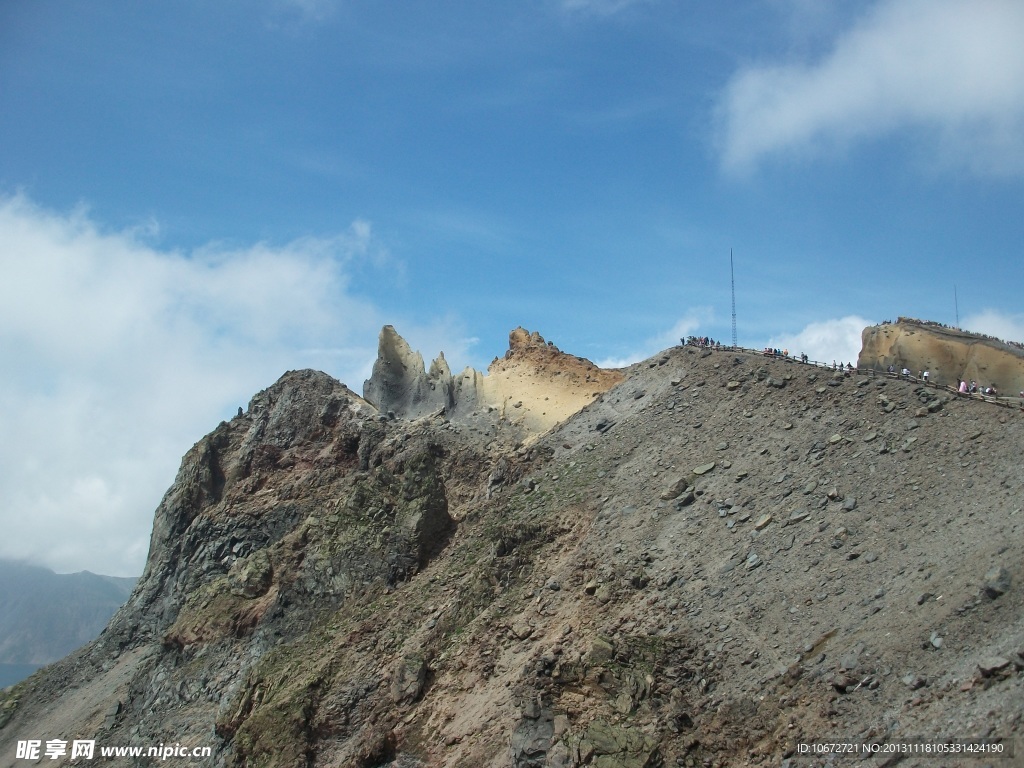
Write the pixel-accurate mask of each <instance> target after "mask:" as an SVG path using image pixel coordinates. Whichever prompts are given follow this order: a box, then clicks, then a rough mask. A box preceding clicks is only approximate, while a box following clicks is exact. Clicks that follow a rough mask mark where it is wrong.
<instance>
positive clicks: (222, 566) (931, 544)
mask: <svg viewBox="0 0 1024 768" xmlns="http://www.w3.org/2000/svg"><path fill="white" fill-rule="evenodd" d="M511 342H512V343H511V344H510V350H509V354H508V355H506V357H505V358H504V359H502V360H499V361H497V362H496V363H495V364H492V366H491V369H490V371H489V373H488V375H487V376H478V375H477V374H471V375H470V377H469V379H470V381H469V383H467V380H466V378H465V377H463V378H462V381H461V382H460V380H459V378H458V377H452V376H451V375H450V373H448V372H446V371H447V365H446V364H442V360H441V358H439V359H438V361H435V363H434V365H432V366H431V368H430V369H429V370H426V369H425V366H423V364H422V358H420V357H418V356H417V355H415V354H413V353H411V350H409V349H408V345H406V344H405V343H404V342H403V341H401V339H400V337H398V335H397V334H396V333H394V332H393V329H385V330H384V332H383V333H382V335H381V345H380V348H381V349H380V357H381V360H382V361H385V362H381V361H378V366H375V369H374V374H373V376H372V377H371V379H370V380H369V381H368V382H367V383H366V386H365V394H366V398H365V399H364V398H362V397H359V396H358V395H356V394H355V393H353V392H351V391H350V390H349V389H347V388H346V387H345V386H344V385H342V384H341V383H339V382H337V381H335V380H333V379H332V378H330V377H329V376H327V375H325V374H323V373H318V372H315V371H292V372H289V373H287V374H285V375H284V376H283V377H282V378H281V379H280V380H279V381H278V382H277V383H275V384H274V385H273V386H271V387H270V388H269V389H267V390H265V391H263V392H261V393H259V394H258V395H256V396H255V397H254V398H253V400H252V401H251V402H250V404H249V407H248V410H247V411H246V412H245V413H243V414H241V415H239V416H238V417H236V418H234V419H232V420H231V421H230V422H225V423H222V424H220V425H219V426H218V427H217V428H216V429H214V430H213V432H211V433H210V434H209V435H207V436H206V437H204V438H203V439H202V440H200V441H199V442H198V443H197V444H196V445H195V446H194V447H193V448H192V449H191V450H190V451H189V452H188V453H187V454H186V456H185V457H184V459H183V461H182V465H181V468H180V470H179V472H178V475H177V478H176V479H175V481H174V483H173V485H172V486H171V488H170V489H169V490H168V492H167V494H166V496H165V497H164V499H163V500H162V502H161V503H160V505H159V507H158V508H157V510H156V515H155V520H154V526H153V536H152V542H151V549H150V555H149V560H148V563H147V566H146V570H145V573H144V574H143V576H142V578H141V579H140V580H139V582H138V584H137V585H136V587H135V590H134V592H133V594H132V597H131V599H130V600H129V601H128V603H127V604H126V605H125V606H124V607H123V608H122V609H121V610H120V611H119V612H118V613H117V615H116V616H115V617H114V618H113V620H112V621H111V622H110V624H109V626H108V627H107V629H106V630H105V631H104V632H103V633H102V634H101V636H100V637H99V638H98V639H97V640H96V641H95V642H93V643H91V644H90V645H88V646H87V647H86V648H84V649H82V650H80V651H78V652H76V653H74V654H72V655H71V656H69V657H68V658H67V659H65V660H64V661H62V662H59V663H58V664H55V665H53V666H51V667H49V668H47V669H46V670H43V671H41V672H40V673H37V674H36V675H34V676H33V677H32V678H30V679H29V680H28V681H26V682H24V683H22V684H20V685H18V686H16V687H15V688H14V689H12V690H11V691H9V692H7V693H6V694H5V695H4V698H3V699H2V700H0V764H3V765H8V764H10V765H15V764H23V761H17V760H15V759H14V756H15V754H16V743H17V741H18V740H23V739H27V738H44V739H45V738H60V739H67V740H71V739H74V738H87V739H96V740H97V743H98V744H100V745H102V744H107V745H110V744H135V745H140V746H142V745H155V744H169V743H180V744H182V745H187V746H189V747H193V746H198V747H209V748H210V749H211V751H212V755H213V756H212V757H211V758H209V759H208V761H207V763H204V764H210V765H215V766H360V767H362V768H377V767H378V766H396V768H412V767H414V766H465V767H466V768H469V767H470V766H473V767H477V766H517V767H526V766H537V767H539V766H552V767H553V766H582V765H590V766H599V767H601V768H610V767H612V766H624V767H626V768H631V767H636V768H643V767H645V766H732V765H779V764H780V763H785V764H788V765H821V764H823V763H824V762H825V761H824V759H823V758H821V757H820V756H813V755H805V754H804V753H802V752H801V751H800V750H799V746H800V744H802V743H804V744H806V743H808V742H811V741H837V740H840V739H856V740H857V741H858V742H859V743H872V744H877V745H884V744H895V743H899V742H901V741H906V740H908V739H914V738H918V739H925V740H946V739H968V738H978V739H989V740H991V741H993V742H995V743H997V744H1001V745H1003V747H1004V748H1005V747H1007V746H1008V745H1009V743H1010V742H1009V739H1010V738H1011V737H1012V736H1013V735H1014V734H1016V733H1018V732H1019V731H1020V729H1021V725H1022V722H1021V721H1022V716H1024V712H1022V707H1021V702H1022V701H1024V676H1022V674H1021V671H1022V666H1024V656H1022V654H1024V610H1022V608H1024V591H1022V590H1021V589H1020V581H1021V579H1022V578H1024V575H1022V574H1021V562H1022V560H1024V526H1022V523H1024V513H1022V486H1024V475H1022V473H1021V470H1020V459H1019V457H1020V455H1021V452H1022V448H1024V417H1022V415H1021V413H1020V412H1019V411H1018V410H1013V409H1008V408H1003V407H999V406H997V405H995V404H991V403H986V402H982V401H975V400H969V399H958V398H955V397H953V396H952V395H951V394H949V393H947V392H945V391H944V390H942V389H940V388H936V387H932V386H924V385H921V384H919V383H917V382H910V381H905V380H900V379H899V378H897V377H889V376H887V375H885V374H875V375H872V374H871V373H870V372H865V373H862V374H857V373H843V372H832V371H826V370H823V369H818V368H814V367H810V366H806V365H802V364H800V363H797V362H795V361H792V360H784V359H777V358H774V357H764V356H762V355H759V354H754V353H750V352H742V351H724V350H719V351H712V350H703V349H699V348H695V347H677V348H673V349H670V350H666V351H665V352H664V353H661V354H659V355H656V356H655V357H653V358H651V359H649V360H646V361H644V362H642V363H638V364H636V365H634V366H632V367H630V368H629V369H626V370H624V371H620V372H600V371H597V370H595V369H593V367H592V366H590V364H589V363H586V361H582V360H579V359H578V358H573V357H571V356H568V355H565V354H564V353H561V352H559V351H558V350H557V349H555V348H553V347H551V346H549V345H548V344H547V343H546V342H543V341H542V340H541V339H540V338H539V337H538V336H534V335H533V334H528V333H526V332H525V331H522V332H520V331H515V332H513V334H512V339H511ZM559 371H563V373H560V374H559V375H555V374H556V373H557V372H559ZM565 371H568V372H569V373H565ZM495 375H498V376H499V378H501V377H504V378H505V379H506V381H505V382H504V383H502V384H501V385H500V386H498V385H495V384H491V383H490V382H487V381H486V380H487V379H488V378H490V377H491V376H495ZM588 377H589V379H590V380H589V381H588ZM478 379H482V380H484V383H483V384H482V385H481V384H480V382H479V381H478ZM431 384H433V387H431ZM584 385H586V386H584ZM516 386H522V387H523V388H524V391H529V393H530V394H523V395H518V394H516V391H515V387H516ZM495 391H497V392H499V393H500V397H495V396H494V395H492V394H489V393H491V392H495ZM467 392H469V393H475V396H469V395H467ZM481 392H483V393H484V396H483V397H481V395H480V393H481ZM564 392H574V393H576V395H575V396H578V397H579V398H580V400H579V401H576V402H578V403H579V407H578V410H576V411H575V412H572V413H569V414H568V415H566V416H565V417H564V418H563V419H561V420H559V421H557V423H550V426H547V427H545V426H544V424H547V423H548V422H552V421H553V420H554V419H555V418H556V416H555V414H558V413H560V412H559V411H555V410H552V411H550V412H549V411H547V410H546V408H547V407H549V406H548V405H547V404H549V403H552V402H557V400H556V395H558V394H559V393H564ZM439 393H440V394H439ZM595 393H597V394H596V396H595ZM544 398H548V399H547V400H545V399H544ZM520 401H521V402H522V405H521V406H519V407H518V408H517V407H516V403H519V402H520ZM527 407H529V408H530V413H532V414H533V417H532V418H526V417H524V416H522V415H521V414H523V413H524V410H523V409H525V408H527ZM569 410H571V408H569ZM538 414H539V415H540V416H543V417H544V420H540V419H538V418H537V415H538ZM47 762H48V763H49V762H50V761H47ZM859 762H860V760H859V759H858V763H859ZM883 763H884V764H892V760H890V761H889V762H884V761H883V760H881V759H876V760H873V761H867V762H865V763H864V764H868V765H879V764H883ZM53 764H55V765H59V764H62V763H61V761H59V760H58V761H54V762H53ZM82 764H85V763H84V762H83V763H82ZM108 764H110V765H133V764H134V763H133V762H132V759H131V758H120V762H119V759H118V758H112V759H110V760H109V761H108ZM902 764H905V765H918V764H920V765H936V764H939V763H936V762H935V761H934V758H925V759H917V758H915V757H910V758H906V759H903V760H902ZM941 764H943V765H977V764H978V763H977V761H976V760H975V759H974V758H973V757H972V758H961V757H959V756H958V757H954V758H952V759H949V760H946V761H942V762H941Z"/></svg>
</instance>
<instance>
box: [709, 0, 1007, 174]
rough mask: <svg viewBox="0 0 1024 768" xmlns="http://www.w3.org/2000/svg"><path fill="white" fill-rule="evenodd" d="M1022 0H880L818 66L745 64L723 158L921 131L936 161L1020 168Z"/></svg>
mask: <svg viewBox="0 0 1024 768" xmlns="http://www.w3.org/2000/svg"><path fill="white" fill-rule="evenodd" d="M1022 40H1024V3H1020V2H1019V1H1018V0H884V1H882V2H878V3H877V4H876V5H875V6H874V7H873V8H872V9H871V10H870V11H869V12H868V13H867V14H866V15H865V16H864V17H863V18H862V20H861V21H860V22H859V23H858V24H856V25H855V26H854V27H853V28H851V29H849V30H848V31H847V32H846V33H845V34H843V35H841V36H840V37H839V38H838V39H837V40H836V41H835V44H834V46H833V47H832V49H831V52H830V53H829V54H828V55H826V56H825V57H824V58H822V59H821V60H819V61H815V62H811V63H797V64H781V65H761V66H754V67H750V68H747V69H744V70H743V71H741V72H739V73H738V74H737V75H736V76H735V77H734V78H733V79H732V81H731V82H730V83H729V84H728V86H727V87H726V89H725V92H724V94H723V97H722V100H721V103H720V105H719V108H720V116H721V118H722V130H723V141H722V149H723V164H724V166H725V167H726V168H727V169H729V170H731V171H746V170H749V169H751V168H752V167H753V166H755V165H756V164H757V162H758V161H759V160H761V159H762V158H764V157H765V156H767V155H771V154H775V153H780V152H787V151H789V152H803V153H807V152H810V153H815V152H822V151H827V150H831V149H834V148H836V147H843V146H846V145H848V144H850V143H852V142H855V141H859V140H865V139H871V138H875V137H879V136H883V135H886V134H890V133H892V132H894V131H897V130H901V129H906V128H910V129H916V130H918V131H919V132H920V133H921V137H922V138H923V139H924V142H923V143H924V146H925V147H926V148H927V151H928V154H929V157H928V162H929V163H933V164H936V163H937V164H938V165H940V166H944V167H949V168H958V169H959V168H969V169H971V170H972V171H974V172H977V173H986V174H987V173H991V174H997V175H998V174H1002V175H1007V174H1020V173H1024V45H1021V41H1022Z"/></svg>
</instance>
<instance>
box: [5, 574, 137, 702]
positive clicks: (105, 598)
mask: <svg viewBox="0 0 1024 768" xmlns="http://www.w3.org/2000/svg"><path fill="white" fill-rule="evenodd" d="M134 584H135V579H125V578H116V577H111V576H99V575H97V574H95V573H89V572H88V571H82V572H81V573H67V574H57V573H54V572H53V571H51V570H49V569H48V568H42V567H39V566H33V565H28V564H25V563H19V562H15V561H11V560H0V687H4V686H7V685H10V684H11V683H13V682H15V681H16V680H20V679H21V678H23V677H27V676H28V674H29V673H31V672H32V671H33V670H34V669H35V668H37V667H40V666H42V665H43V664H48V663H50V662H52V661H57V660H58V659H60V658H62V657H64V656H66V655H67V654H68V653H70V652H71V651H73V650H74V649H75V648H78V647H79V646H81V645H84V644H85V643H87V642H89V641H90V640H92V639H94V638H95V637H96V636H97V635H98V634H99V633H100V631H101V630H102V629H103V628H104V627H105V626H106V625H107V622H108V621H110V617H111V616H113V615H114V612H115V611H117V609H118V608H120V607H121V605H122V604H123V603H124V602H125V600H127V599H128V595H129V594H130V593H131V590H132V587H133V586H134ZM11 676H13V677H14V679H9V677H11Z"/></svg>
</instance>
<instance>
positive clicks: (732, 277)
mask: <svg viewBox="0 0 1024 768" xmlns="http://www.w3.org/2000/svg"><path fill="white" fill-rule="evenodd" d="M729 282H731V283H732V346H733V349H735V348H736V347H738V346H739V344H737V343H736V272H735V270H734V269H733V266H732V248H730V249H729Z"/></svg>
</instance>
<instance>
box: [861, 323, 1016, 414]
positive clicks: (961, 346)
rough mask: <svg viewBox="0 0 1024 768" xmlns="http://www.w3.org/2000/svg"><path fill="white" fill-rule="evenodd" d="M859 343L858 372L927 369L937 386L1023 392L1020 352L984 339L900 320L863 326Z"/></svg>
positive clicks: (1001, 343)
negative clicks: (975, 386) (974, 385)
mask: <svg viewBox="0 0 1024 768" xmlns="http://www.w3.org/2000/svg"><path fill="white" fill-rule="evenodd" d="M861 342H862V346H861V352H860V356H859V357H858V358H857V366H858V368H873V369H875V370H879V371H884V370H886V369H887V368H888V366H890V365H892V366H895V368H896V370H897V371H899V370H902V369H903V368H907V369H909V370H910V372H911V373H912V374H913V375H914V376H917V375H918V374H919V373H920V372H922V371H928V373H929V379H930V380H931V381H932V382H934V383H937V384H943V385H951V386H956V385H957V384H958V383H959V382H960V380H964V381H976V382H977V383H978V385H979V386H984V387H987V386H995V387H996V388H997V390H998V391H999V392H1000V393H1005V394H1007V395H1016V394H1017V393H1018V392H1019V391H1021V390H1024V350H1021V349H1019V348H1017V347H1014V346H1011V345H1009V344H1006V343H1004V342H1001V341H998V340H996V339H992V338H989V337H986V336H980V335H978V334H974V333H968V332H966V331H961V330H958V329H956V328H946V327H944V326H940V325H935V324H933V323H921V322H917V321H913V320H906V319H904V318H900V319H899V320H898V321H897V322H895V323H885V324H883V325H874V326H870V327H868V328H865V329H864V331H863V332H862V334H861Z"/></svg>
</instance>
